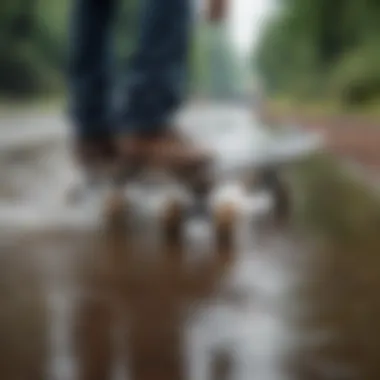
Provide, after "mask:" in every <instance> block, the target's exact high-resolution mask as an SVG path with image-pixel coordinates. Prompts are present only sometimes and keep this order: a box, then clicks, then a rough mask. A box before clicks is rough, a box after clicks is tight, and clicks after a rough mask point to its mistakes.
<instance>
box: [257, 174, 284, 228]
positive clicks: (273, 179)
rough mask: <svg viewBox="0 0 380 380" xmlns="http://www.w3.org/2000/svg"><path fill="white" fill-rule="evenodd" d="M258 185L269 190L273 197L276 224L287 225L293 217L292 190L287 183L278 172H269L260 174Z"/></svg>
mask: <svg viewBox="0 0 380 380" xmlns="http://www.w3.org/2000/svg"><path fill="white" fill-rule="evenodd" d="M258 183H259V186H260V187H261V188H263V189H266V190H268V191H269V192H270V193H271V194H272V196H273V199H274V208H273V218H274V221H275V223H280V224H284V223H286V222H287V221H288V220H289V219H290V215H291V200H290V190H289V188H288V186H287V184H286V182H285V181H284V180H283V179H282V178H281V177H280V175H279V173H278V172H276V171H275V170H268V171H265V172H263V173H261V174H260V177H259V180H258Z"/></svg>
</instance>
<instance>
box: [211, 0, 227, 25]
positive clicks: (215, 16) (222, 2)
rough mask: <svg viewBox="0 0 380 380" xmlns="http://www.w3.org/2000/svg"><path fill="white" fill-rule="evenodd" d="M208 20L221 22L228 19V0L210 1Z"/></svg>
mask: <svg viewBox="0 0 380 380" xmlns="http://www.w3.org/2000/svg"><path fill="white" fill-rule="evenodd" d="M209 1H210V2H209V14H208V19H209V21H211V22H217V21H221V20H223V19H224V18H225V17H226V14H227V5H228V0H209Z"/></svg>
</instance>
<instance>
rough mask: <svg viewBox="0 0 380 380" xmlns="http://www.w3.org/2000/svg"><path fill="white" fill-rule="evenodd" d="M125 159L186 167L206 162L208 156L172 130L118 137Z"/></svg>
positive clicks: (176, 167) (163, 165) (162, 165)
mask: <svg viewBox="0 0 380 380" xmlns="http://www.w3.org/2000/svg"><path fill="white" fill-rule="evenodd" d="M119 153H120V156H121V157H123V159H125V160H130V159H137V160H142V161H143V162H145V163H147V164H148V165H150V166H159V167H165V168H173V169H180V168H187V167H192V166H198V165H202V164H206V163H207V162H208V160H209V156H208V155H207V153H206V152H204V151H203V150H201V149H199V148H197V147H195V146H194V145H193V144H191V143H190V142H188V141H186V140H185V138H184V137H182V136H180V135H179V134H178V133H176V132H174V131H173V130H168V131H164V132H162V133H158V134H154V135H149V136H145V135H127V136H123V137H121V138H120V139H119Z"/></svg>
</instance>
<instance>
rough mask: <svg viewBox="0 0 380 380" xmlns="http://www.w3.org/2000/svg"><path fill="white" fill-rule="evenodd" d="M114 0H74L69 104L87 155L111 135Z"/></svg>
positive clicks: (77, 136)
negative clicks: (111, 65)
mask: <svg viewBox="0 0 380 380" xmlns="http://www.w3.org/2000/svg"><path fill="white" fill-rule="evenodd" d="M115 3H116V0H75V1H74V8H73V10H72V12H73V13H72V19H71V25H70V41H69V42H70V46H69V47H70V49H69V73H68V74H69V78H68V80H69V103H70V105H69V106H70V116H71V118H72V123H73V127H74V130H73V132H74V135H75V136H74V138H75V141H76V142H77V143H78V144H79V145H80V148H79V150H80V151H81V150H86V153H84V155H90V156H91V155H93V154H96V153H97V150H99V149H98V145H101V144H103V145H104V144H105V142H106V140H107V139H110V137H111V136H110V133H111V131H110V118H109V112H110V101H111V96H110V95H111V80H110V75H111V70H110V64H111V62H110V60H111V59H112V54H110V49H111V48H112V44H111V29H112V21H113V20H112V19H113V15H114V13H115V12H114V11H115V5H116V4H115ZM82 145H83V147H82ZM98 153H101V152H98ZM79 154H82V152H80V153H79ZM88 159H89V160H90V161H91V160H92V157H88Z"/></svg>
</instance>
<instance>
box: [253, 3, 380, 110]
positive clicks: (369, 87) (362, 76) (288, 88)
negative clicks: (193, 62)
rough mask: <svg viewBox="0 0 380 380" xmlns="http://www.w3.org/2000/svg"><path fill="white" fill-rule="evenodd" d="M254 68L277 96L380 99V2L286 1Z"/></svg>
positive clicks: (346, 100)
mask: <svg viewBox="0 0 380 380" xmlns="http://www.w3.org/2000/svg"><path fill="white" fill-rule="evenodd" d="M281 4H282V8H281V10H280V11H279V13H278V14H277V15H276V16H275V17H274V18H273V19H272V20H271V22H270V23H269V24H268V26H267V28H266V30H265V31H264V34H263V37H262V40H261V43H260V44H259V48H258V50H257V51H256V54H255V60H254V63H255V67H256V69H257V70H258V71H259V73H260V74H261V75H262V77H263V78H264V81H265V83H266V85H267V88H268V90H269V91H270V92H271V93H272V94H273V93H274V94H278V93H282V94H284V93H286V94H289V95H291V96H294V97H298V98H309V99H312V98H318V97H319V98H326V97H329V96H331V97H333V98H334V99H336V100H338V101H339V102H341V103H342V104H344V105H356V104H361V103H365V102H368V101H371V100H373V99H375V98H378V97H379V95H380V83H379V75H380V74H379V72H380V69H379V53H378V46H379V43H378V42H379V39H378V37H377V36H378V35H379V33H380V3H379V2H378V1H377V0H364V1H357V0H335V1H331V0H282V2H281Z"/></svg>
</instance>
